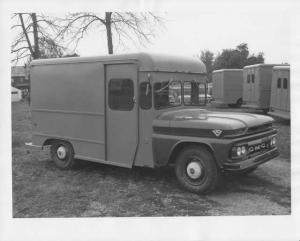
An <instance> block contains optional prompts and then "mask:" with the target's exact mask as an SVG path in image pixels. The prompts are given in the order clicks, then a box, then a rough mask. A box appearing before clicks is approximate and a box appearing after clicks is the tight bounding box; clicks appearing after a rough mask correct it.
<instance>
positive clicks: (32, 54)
mask: <svg viewBox="0 0 300 241" xmlns="http://www.w3.org/2000/svg"><path fill="white" fill-rule="evenodd" d="M12 20H13V22H14V24H13V25H12V27H11V29H12V31H14V33H15V39H14V40H13V43H12V45H11V53H12V54H13V59H12V62H14V63H16V64H17V63H18V61H19V60H20V59H24V58H28V59H31V58H32V59H39V58H49V57H60V56H62V52H63V50H64V49H65V48H64V47H63V46H61V45H60V44H58V42H57V40H56V39H55V36H57V34H58V33H59V31H60V30H61V28H60V26H59V25H57V24H56V22H55V20H54V19H50V18H48V17H46V16H44V15H37V14H36V13H15V14H13V15H12Z"/></svg>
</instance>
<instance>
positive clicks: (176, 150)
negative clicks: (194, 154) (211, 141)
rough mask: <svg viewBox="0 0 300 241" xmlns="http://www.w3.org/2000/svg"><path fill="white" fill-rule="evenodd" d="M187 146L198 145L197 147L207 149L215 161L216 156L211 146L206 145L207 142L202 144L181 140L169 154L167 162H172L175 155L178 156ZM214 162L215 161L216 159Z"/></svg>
mask: <svg viewBox="0 0 300 241" xmlns="http://www.w3.org/2000/svg"><path fill="white" fill-rule="evenodd" d="M188 146H199V147H203V148H205V149H206V150H208V151H209V152H210V153H211V154H212V156H213V157H214V159H215V161H216V157H215V155H214V152H213V150H212V148H211V147H210V146H209V145H207V144H204V143H197V142H181V143H179V144H177V145H176V146H175V147H174V149H173V150H172V153H171V155H170V156H169V159H168V164H173V163H174V162H175V160H176V157H177V156H178V154H179V153H180V152H181V151H182V150H183V149H184V148H186V147H188ZM216 164H218V163H217V161H216Z"/></svg>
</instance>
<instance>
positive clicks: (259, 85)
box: [243, 64, 286, 113]
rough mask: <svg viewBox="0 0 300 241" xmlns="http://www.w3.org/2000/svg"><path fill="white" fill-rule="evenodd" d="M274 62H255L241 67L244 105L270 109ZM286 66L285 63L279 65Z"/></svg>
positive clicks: (265, 111)
mask: <svg viewBox="0 0 300 241" xmlns="http://www.w3.org/2000/svg"><path fill="white" fill-rule="evenodd" d="M274 66H275V64H255V65H248V66H245V67H244V69H243V101H244V102H245V105H243V106H244V107H250V108H254V109H260V110H263V111H264V113H267V112H268V111H269V109H270V99H271V83H272V69H273V67H274ZM279 66H286V65H279Z"/></svg>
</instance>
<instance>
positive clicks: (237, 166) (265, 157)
mask: <svg viewBox="0 0 300 241" xmlns="http://www.w3.org/2000/svg"><path fill="white" fill-rule="evenodd" d="M277 156H279V152H278V149H277V148H274V149H272V150H269V151H267V152H264V153H262V154H260V155H257V156H255V157H252V158H249V159H247V160H243V161H240V162H234V163H228V162H226V163H224V164H223V165H224V166H223V168H224V170H225V171H244V170H247V169H249V168H252V167H256V166H258V165H261V164H263V163H265V162H267V161H270V160H271V159H273V158H275V157H277Z"/></svg>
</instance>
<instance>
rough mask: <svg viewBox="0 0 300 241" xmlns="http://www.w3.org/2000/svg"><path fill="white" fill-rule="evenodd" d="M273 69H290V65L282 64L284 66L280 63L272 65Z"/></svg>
mask: <svg viewBox="0 0 300 241" xmlns="http://www.w3.org/2000/svg"><path fill="white" fill-rule="evenodd" d="M273 69H274V70H281V69H283V70H290V66H289V65H284V66H282V65H280V66H277V65H276V66H274V67H273Z"/></svg>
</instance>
